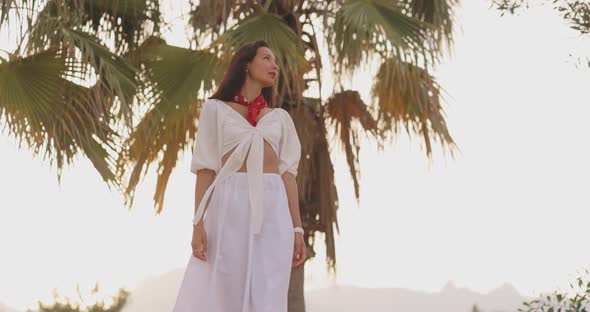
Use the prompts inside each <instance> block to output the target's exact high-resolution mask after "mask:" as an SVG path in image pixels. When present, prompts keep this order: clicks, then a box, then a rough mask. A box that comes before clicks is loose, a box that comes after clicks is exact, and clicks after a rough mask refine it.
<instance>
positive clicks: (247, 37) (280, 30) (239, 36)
mask: <svg viewBox="0 0 590 312" xmlns="http://www.w3.org/2000/svg"><path fill="white" fill-rule="evenodd" d="M260 39H262V40H266V42H267V43H268V45H269V46H270V48H271V49H272V51H273V53H274V55H275V57H276V59H277V64H278V66H279V83H278V85H280V86H281V89H280V90H279V95H278V100H277V101H276V103H282V102H283V100H284V97H285V96H286V95H287V94H288V95H293V96H299V98H296V99H295V100H301V96H300V95H301V94H302V93H303V83H302V82H303V75H304V74H305V73H306V72H307V71H308V70H309V69H310V66H311V65H310V63H309V62H308V61H307V60H306V59H305V56H304V52H303V47H302V45H301V42H300V40H299V38H298V37H297V35H296V34H295V33H294V32H293V30H291V28H289V26H288V25H286V24H285V22H284V21H283V20H282V19H281V18H280V17H277V16H275V15H273V14H269V13H266V12H264V11H257V12H256V13H253V14H251V15H250V16H248V17H246V18H244V19H243V20H241V21H240V22H239V23H238V24H237V25H236V26H234V27H233V28H231V29H230V30H228V31H226V32H225V33H223V34H222V35H221V36H219V37H218V38H217V39H216V40H215V41H214V42H213V43H211V47H214V48H217V49H220V50H221V51H222V53H223V55H224V57H225V58H226V59H224V63H227V62H228V61H229V57H231V55H232V54H233V53H232V52H233V51H234V49H236V48H237V47H239V46H241V45H242V44H244V43H247V42H251V41H255V40H260Z"/></svg>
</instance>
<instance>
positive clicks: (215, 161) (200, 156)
mask: <svg viewBox="0 0 590 312" xmlns="http://www.w3.org/2000/svg"><path fill="white" fill-rule="evenodd" d="M215 104H216V103H215V102H214V101H213V100H211V99H208V100H206V101H205V102H204V103H203V105H202V106H201V112H200V114H199V123H198V124H197V135H196V139H195V145H194V147H193V156H192V160H191V166H190V171H191V172H192V173H194V174H197V171H199V170H200V169H211V170H214V171H215V173H217V172H219V169H220V168H221V148H222V145H221V144H222V140H221V139H222V138H221V130H220V129H219V128H218V125H219V124H220V122H219V117H218V116H219V114H217V107H216V105H215Z"/></svg>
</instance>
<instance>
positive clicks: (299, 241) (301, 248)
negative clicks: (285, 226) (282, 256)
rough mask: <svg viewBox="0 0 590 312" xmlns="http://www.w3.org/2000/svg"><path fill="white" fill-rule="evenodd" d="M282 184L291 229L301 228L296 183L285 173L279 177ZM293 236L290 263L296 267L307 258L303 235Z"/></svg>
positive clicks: (295, 233) (290, 175)
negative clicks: (291, 223)
mask: <svg viewBox="0 0 590 312" xmlns="http://www.w3.org/2000/svg"><path fill="white" fill-rule="evenodd" d="M281 177H282V179H283V183H285V189H286V191H287V201H288V202H289V211H290V212H291V220H292V221H293V227H298V226H301V214H300V213H299V195H298V194H299V192H298V191H297V181H296V179H295V176H294V175H293V174H292V173H290V172H288V171H286V172H285V173H283V175H282V176H281ZM293 235H295V241H294V246H293V260H292V261H291V263H292V266H293V267H296V266H299V265H300V264H302V263H303V262H305V259H306V258H307V247H306V246H305V240H304V239H303V234H301V233H299V232H293Z"/></svg>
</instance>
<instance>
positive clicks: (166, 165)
mask: <svg viewBox="0 0 590 312" xmlns="http://www.w3.org/2000/svg"><path fill="white" fill-rule="evenodd" d="M155 41H157V40H155V39H154V40H153V42H152V44H151V45H149V46H145V47H143V46H142V47H141V48H143V51H142V52H138V51H134V52H133V55H139V56H138V59H137V60H136V61H137V62H140V63H141V64H142V65H143V66H144V67H145V69H146V71H145V76H146V80H147V81H149V82H148V83H146V85H149V86H150V88H149V89H147V90H143V93H145V99H146V100H147V101H148V103H149V105H150V107H151V108H150V110H149V111H148V112H147V113H146V114H145V115H144V117H143V118H142V120H141V121H140V122H139V124H138V125H137V126H136V127H135V131H134V132H133V133H132V134H131V135H130V136H129V138H128V139H127V140H126V141H125V143H124V146H123V152H122V153H121V155H120V157H119V159H118V161H117V163H118V166H117V167H118V176H119V179H121V180H122V181H126V182H125V184H126V189H125V195H126V204H127V205H128V206H131V205H132V204H133V196H134V192H135V188H136V186H137V184H138V183H139V180H140V176H141V174H142V173H145V172H147V169H148V168H149V165H150V164H151V163H153V162H158V170H157V172H158V183H157V186H156V193H155V195H154V202H155V207H156V211H157V212H158V213H159V212H160V211H161V210H162V207H163V200H164V193H165V190H166V184H167V182H168V178H169V175H170V173H171V172H172V169H173V168H174V167H175V165H176V162H177V161H178V157H179V152H180V151H184V150H185V149H186V147H187V146H190V145H191V144H192V143H191V141H192V140H194V137H195V134H196V127H195V121H196V120H197V119H198V107H199V106H200V104H199V101H198V100H197V98H198V95H199V94H203V93H208V92H209V91H211V89H212V88H213V81H214V79H213V77H214V74H215V72H216V69H217V68H218V66H219V60H218V58H217V57H216V56H215V55H214V54H212V53H210V52H207V51H194V50H189V49H184V48H179V47H173V46H169V45H166V44H163V43H161V44H158V43H155ZM187 139H188V140H187ZM128 166H129V167H131V170H130V173H129V174H127V171H128V169H127V167H128Z"/></svg>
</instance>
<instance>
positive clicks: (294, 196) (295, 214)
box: [281, 171, 301, 227]
mask: <svg viewBox="0 0 590 312" xmlns="http://www.w3.org/2000/svg"><path fill="white" fill-rule="evenodd" d="M281 177H282V178H283V183H284V184H285V189H286V190H287V199H288V202H289V211H290V212H291V220H292V221H293V227H298V226H301V214H300V212H299V196H298V194H299V192H298V190H297V181H296V179H295V176H294V175H293V174H292V173H290V172H289V171H286V172H285V173H283V175H282V176H281Z"/></svg>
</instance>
